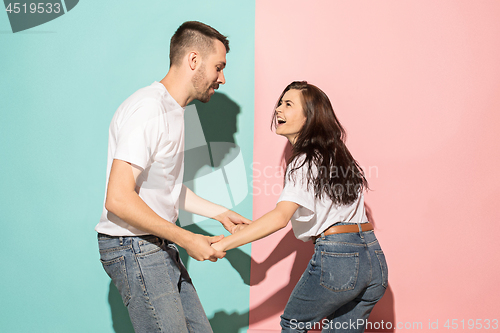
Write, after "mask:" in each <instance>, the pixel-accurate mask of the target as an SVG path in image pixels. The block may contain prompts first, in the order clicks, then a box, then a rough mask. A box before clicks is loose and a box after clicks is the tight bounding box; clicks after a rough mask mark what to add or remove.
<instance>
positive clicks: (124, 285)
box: [101, 256, 131, 306]
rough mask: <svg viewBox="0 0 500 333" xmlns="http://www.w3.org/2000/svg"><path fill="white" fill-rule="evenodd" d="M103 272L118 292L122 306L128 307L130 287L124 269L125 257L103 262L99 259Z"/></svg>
mask: <svg viewBox="0 0 500 333" xmlns="http://www.w3.org/2000/svg"><path fill="white" fill-rule="evenodd" d="M101 263H102V266H103V267H104V270H105V271H106V273H107V274H108V276H109V277H110V278H111V280H112V281H113V283H114V284H115V286H116V288H117V289H118V291H119V292H120V295H121V297H122V300H123V304H124V305H125V306H128V303H129V301H130V297H131V296H130V286H129V283H128V278H127V269H126V267H125V257H124V256H120V257H117V258H114V259H110V260H103V259H102V258H101Z"/></svg>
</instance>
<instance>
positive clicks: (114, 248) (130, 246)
mask: <svg viewBox="0 0 500 333" xmlns="http://www.w3.org/2000/svg"><path fill="white" fill-rule="evenodd" d="M131 248H132V245H127V246H115V247H110V248H109V249H102V250H101V249H100V250H99V252H100V253H109V252H115V251H124V250H128V249H131Z"/></svg>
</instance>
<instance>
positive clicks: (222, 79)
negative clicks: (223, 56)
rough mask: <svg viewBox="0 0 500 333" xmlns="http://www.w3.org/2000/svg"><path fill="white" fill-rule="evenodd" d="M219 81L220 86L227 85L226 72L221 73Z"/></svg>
mask: <svg viewBox="0 0 500 333" xmlns="http://www.w3.org/2000/svg"><path fill="white" fill-rule="evenodd" d="M218 81H219V84H224V83H226V78H225V77H224V71H220V74H219V78H218Z"/></svg>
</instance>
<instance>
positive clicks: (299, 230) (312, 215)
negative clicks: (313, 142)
mask: <svg viewBox="0 0 500 333" xmlns="http://www.w3.org/2000/svg"><path fill="white" fill-rule="evenodd" d="M301 160H302V158H299V161H297V162H298V164H296V165H300V164H301V163H302V161H301ZM293 164H294V163H291V164H290V165H289V166H288V168H287V171H286V176H285V187H284V188H283V192H281V195H280V197H279V199H278V202H281V201H291V202H295V203H296V204H298V205H299V208H298V209H297V210H296V211H295V213H294V214H293V216H292V218H291V221H292V227H293V232H294V234H295V237H297V238H298V239H300V240H302V241H304V242H306V241H308V240H310V239H311V237H312V236H318V235H320V234H321V233H322V232H323V231H325V230H326V229H328V228H329V227H330V226H331V225H333V224H335V223H338V222H346V223H364V222H368V218H367V217H366V212H365V206H364V202H365V201H364V195H363V193H360V194H359V195H358V198H357V200H356V201H355V202H354V203H352V204H351V205H337V204H335V203H333V202H332V200H331V199H330V197H329V196H328V195H323V196H322V198H321V199H317V198H316V197H315V195H314V188H313V187H312V185H310V186H309V187H308V186H307V179H306V174H307V170H308V166H307V163H306V164H304V165H303V166H302V167H300V168H299V169H297V170H295V171H294V173H293V177H294V178H292V179H289V174H290V169H291V165H293ZM314 172H315V170H314V169H313V174H314ZM294 180H295V181H294ZM346 190H347V189H346ZM351 190H353V189H351Z"/></svg>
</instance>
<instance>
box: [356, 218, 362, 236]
mask: <svg viewBox="0 0 500 333" xmlns="http://www.w3.org/2000/svg"><path fill="white" fill-rule="evenodd" d="M356 224H357V225H358V230H359V231H358V233H359V236H360V237H361V238H364V236H363V229H362V228H361V223H359V222H357V223H356Z"/></svg>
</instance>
